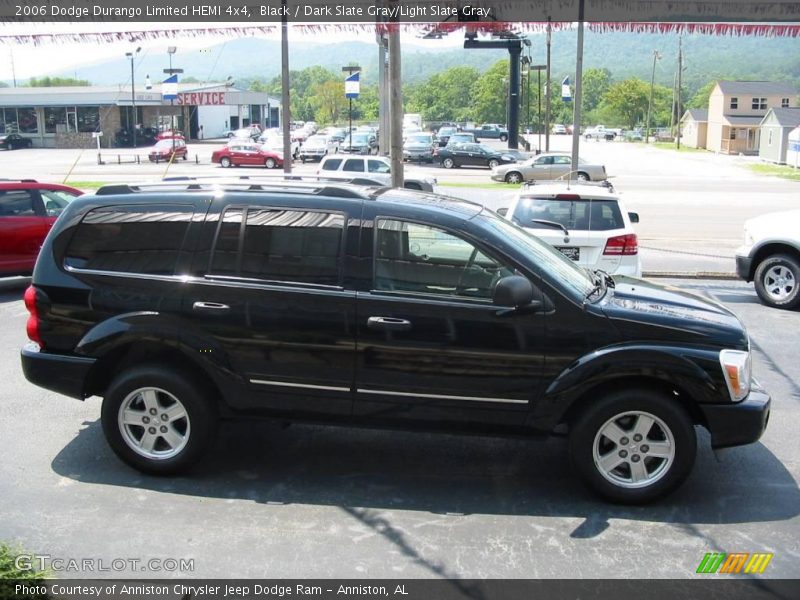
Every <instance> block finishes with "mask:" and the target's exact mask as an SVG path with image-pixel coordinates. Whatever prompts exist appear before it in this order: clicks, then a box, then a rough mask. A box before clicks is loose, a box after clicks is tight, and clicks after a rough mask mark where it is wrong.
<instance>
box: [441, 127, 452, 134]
mask: <svg viewBox="0 0 800 600" xmlns="http://www.w3.org/2000/svg"><path fill="white" fill-rule="evenodd" d="M455 132H456V128H455V127H442V128H441V129H440V130H439V135H453V134H454V133H455Z"/></svg>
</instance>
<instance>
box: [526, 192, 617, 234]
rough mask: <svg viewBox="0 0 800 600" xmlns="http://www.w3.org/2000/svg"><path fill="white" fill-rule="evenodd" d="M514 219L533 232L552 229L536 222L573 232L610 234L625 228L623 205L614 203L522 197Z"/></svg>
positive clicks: (610, 201) (612, 201)
mask: <svg viewBox="0 0 800 600" xmlns="http://www.w3.org/2000/svg"><path fill="white" fill-rule="evenodd" d="M512 220H513V221H514V222H515V223H517V224H518V225H521V226H522V227H529V228H533V229H552V227H551V226H548V225H544V224H542V223H536V222H535V220H539V221H551V222H555V223H559V224H560V225H563V226H564V227H566V228H567V229H569V230H570V231H571V230H579V231H585V230H592V231H608V230H610V229H622V228H624V227H625V222H624V221H623V220H622V212H621V211H620V210H619V204H617V202H616V201H614V200H581V199H575V200H573V199H553V198H520V201H519V203H518V204H517V207H516V208H515V209H514V214H513V215H512Z"/></svg>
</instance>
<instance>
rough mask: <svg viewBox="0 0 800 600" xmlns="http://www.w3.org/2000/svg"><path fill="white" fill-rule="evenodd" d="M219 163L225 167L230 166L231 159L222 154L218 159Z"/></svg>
mask: <svg viewBox="0 0 800 600" xmlns="http://www.w3.org/2000/svg"><path fill="white" fill-rule="evenodd" d="M219 164H220V165H222V166H223V167H224V168H226V169H227V168H229V167H230V166H231V159H230V158H228V157H227V156H223V157H222V158H221V159H219Z"/></svg>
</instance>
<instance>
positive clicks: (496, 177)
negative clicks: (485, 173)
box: [489, 171, 506, 182]
mask: <svg viewBox="0 0 800 600" xmlns="http://www.w3.org/2000/svg"><path fill="white" fill-rule="evenodd" d="M489 177H490V178H491V180H492V181H500V182H503V181H505V180H506V174H505V173H498V172H496V171H492V174H491V175H490V176H489Z"/></svg>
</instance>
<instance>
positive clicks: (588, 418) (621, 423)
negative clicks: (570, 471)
mask: <svg viewBox="0 0 800 600" xmlns="http://www.w3.org/2000/svg"><path fill="white" fill-rule="evenodd" d="M569 453H570V459H571V460H572V464H573V467H574V468H575V470H576V471H577V472H578V473H579V474H580V476H581V478H582V479H583V481H584V483H585V484H587V485H588V486H589V487H590V488H591V489H592V490H593V491H595V492H596V493H598V494H600V495H601V496H603V497H605V498H607V499H609V500H612V501H614V502H620V503H623V504H640V503H645V502H651V501H653V500H656V499H658V498H661V497H663V496H666V495H667V494H669V493H670V492H671V491H673V490H674V489H675V488H677V487H678V486H679V485H680V484H681V483H682V482H683V480H684V479H686V477H687V476H688V475H689V472H690V471H691V469H692V465H693V464H694V460H695V455H696V453H697V438H696V436H695V432H694V426H693V425H692V421H691V419H690V418H689V416H688V415H687V414H686V411H684V409H683V407H681V406H680V405H679V404H677V403H676V401H675V400H674V399H672V398H669V397H667V396H666V395H664V394H660V393H657V392H653V391H650V390H644V389H630V390H621V391H616V392H611V393H609V394H607V395H605V396H604V397H602V398H601V399H600V400H599V401H597V402H594V403H592V404H591V405H590V406H589V408H588V409H587V410H586V411H585V412H584V413H583V414H581V415H580V417H579V418H578V419H577V421H576V422H575V423H574V425H573V427H572V428H571V432H570V440H569Z"/></svg>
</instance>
